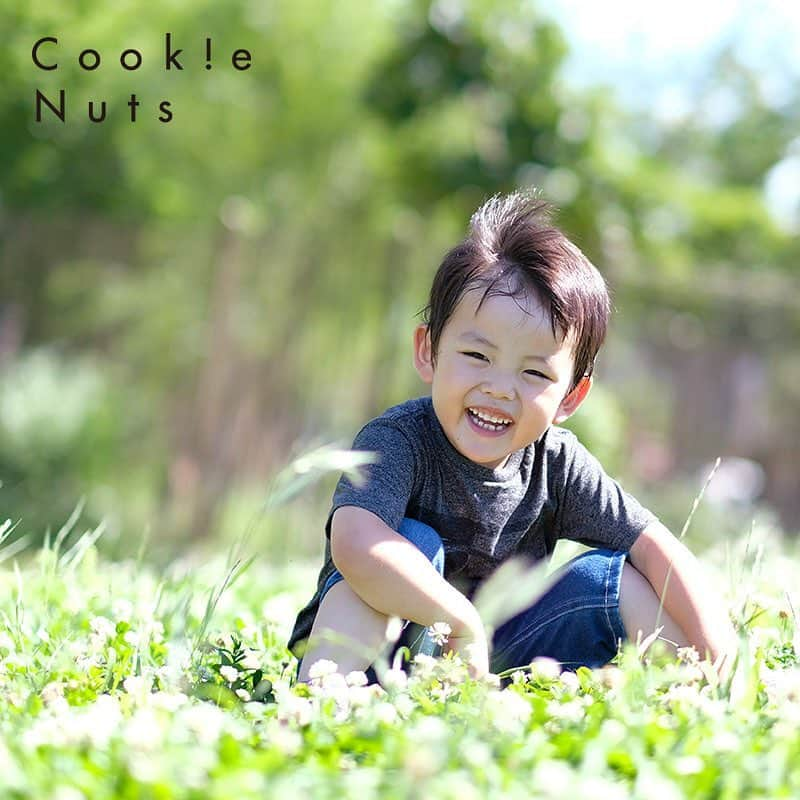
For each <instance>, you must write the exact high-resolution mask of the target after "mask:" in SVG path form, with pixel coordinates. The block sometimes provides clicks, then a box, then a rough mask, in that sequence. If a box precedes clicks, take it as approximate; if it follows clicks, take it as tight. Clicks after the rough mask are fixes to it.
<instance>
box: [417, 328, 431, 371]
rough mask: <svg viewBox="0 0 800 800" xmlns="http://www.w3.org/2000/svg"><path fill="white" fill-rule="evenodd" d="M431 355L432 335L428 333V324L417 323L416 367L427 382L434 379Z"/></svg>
mask: <svg viewBox="0 0 800 800" xmlns="http://www.w3.org/2000/svg"><path fill="white" fill-rule="evenodd" d="M431 355H432V354H431V337H430V334H429V333H428V326H427V325H417V327H416V328H415V329H414V367H415V369H416V370H417V372H418V373H419V376H420V378H422V380H423V381H425V383H431V382H432V381H433V362H432V358H431Z"/></svg>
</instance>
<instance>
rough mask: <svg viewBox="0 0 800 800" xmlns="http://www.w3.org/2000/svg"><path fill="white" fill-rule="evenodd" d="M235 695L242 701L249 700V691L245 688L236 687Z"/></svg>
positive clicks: (247, 701) (246, 701)
mask: <svg viewBox="0 0 800 800" xmlns="http://www.w3.org/2000/svg"><path fill="white" fill-rule="evenodd" d="M236 696H237V697H238V698H239V699H240V700H241V701H242V702H244V703H249V702H250V699H251V698H250V692H248V691H247V689H237V690H236Z"/></svg>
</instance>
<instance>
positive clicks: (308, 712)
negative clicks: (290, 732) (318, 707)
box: [278, 693, 314, 728]
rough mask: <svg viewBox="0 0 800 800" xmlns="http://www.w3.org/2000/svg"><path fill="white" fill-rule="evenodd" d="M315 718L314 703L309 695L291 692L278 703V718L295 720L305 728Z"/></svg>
mask: <svg viewBox="0 0 800 800" xmlns="http://www.w3.org/2000/svg"><path fill="white" fill-rule="evenodd" d="M313 718H314V705H313V703H312V702H311V701H310V700H309V699H308V698H307V697H298V696H297V695H296V694H292V693H289V694H286V695H285V696H284V697H283V698H282V700H281V701H280V702H279V703H278V719H279V720H281V721H283V722H294V723H296V724H297V725H299V726H300V727H301V728H304V727H305V726H306V725H310V724H311V720H312V719H313Z"/></svg>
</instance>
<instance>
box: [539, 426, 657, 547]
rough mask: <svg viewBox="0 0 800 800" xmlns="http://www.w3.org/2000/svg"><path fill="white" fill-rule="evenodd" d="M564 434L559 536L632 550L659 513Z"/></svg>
mask: <svg viewBox="0 0 800 800" xmlns="http://www.w3.org/2000/svg"><path fill="white" fill-rule="evenodd" d="M564 433H565V435H564V436H563V452H562V453H561V457H562V458H563V461H562V466H563V469H562V470H559V471H558V473H559V474H560V476H561V477H562V478H563V480H562V481H559V483H560V485H559V486H557V487H554V488H556V495H557V496H558V498H559V501H558V511H557V520H558V527H559V531H558V537H559V538H563V539H574V540H575V541H578V542H581V543H582V544H585V545H588V546H590V547H607V548H610V549H612V550H622V551H628V550H630V548H631V546H632V545H633V543H634V542H635V541H636V539H637V537H638V536H639V534H640V533H641V532H642V531H643V530H644V529H645V528H646V527H647V526H648V525H649V524H650V523H652V522H655V521H656V520H657V517H656V516H655V515H654V514H653V513H651V512H650V511H648V510H647V509H646V508H644V507H643V506H642V505H641V504H640V503H639V502H638V501H637V500H636V498H634V497H633V496H632V495H630V494H628V493H627V492H626V491H624V490H623V488H622V487H621V486H620V485H619V483H617V482H616V481H615V480H614V479H613V478H611V477H609V476H608V474H606V472H605V470H604V469H603V467H602V466H601V465H600V462H599V461H598V460H597V459H596V458H595V457H594V456H593V455H592V454H591V453H590V452H589V451H588V450H587V449H586V448H585V447H584V446H583V445H582V444H581V443H580V442H579V441H578V440H577V438H576V437H575V435H574V434H572V433H571V432H567V431H565V432H564Z"/></svg>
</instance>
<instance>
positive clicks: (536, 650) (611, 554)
mask: <svg viewBox="0 0 800 800" xmlns="http://www.w3.org/2000/svg"><path fill="white" fill-rule="evenodd" d="M399 533H400V535H401V536H404V537H405V538H406V539H408V540H409V541H410V542H412V543H413V544H414V545H416V546H417V547H418V548H419V549H420V550H421V551H422V552H423V553H424V554H425V556H427V558H428V559H429V560H430V562H431V563H432V564H433V566H434V567H435V568H436V570H437V572H439V574H440V575H443V574H444V545H443V544H442V540H441V538H440V537H439V534H438V533H436V531H435V530H434V529H433V528H431V527H430V526H428V525H425V524H424V523H422V522H418V521H417V520H413V519H409V518H406V519H404V520H403V522H402V524H401V525H400V530H399ZM625 556H626V554H625V553H624V552H619V551H616V550H589V551H587V552H585V553H581V554H580V555H579V556H577V557H575V558H573V559H572V560H571V561H569V562H568V563H567V564H565V565H564V566H563V567H562V568H561V570H560V571H559V572H558V573H557V576H558V577H557V579H556V581H555V583H553V585H551V586H550V588H549V589H548V590H547V591H546V592H545V593H544V594H543V595H542V596H541V597H540V598H539V599H538V600H537V601H536V602H535V603H534V604H533V605H532V606H530V607H529V608H527V609H525V610H524V611H522V612H521V613H519V614H517V615H516V616H515V617H512V618H511V619H510V620H508V621H507V622H505V623H504V624H503V625H501V626H500V627H499V628H498V629H497V630H496V631H495V632H494V636H493V638H492V653H491V670H492V672H495V673H498V672H502V671H504V670H507V669H511V668H512V667H523V666H526V665H527V664H529V663H530V662H531V661H532V660H533V659H534V658H536V657H538V656H548V657H550V658H554V659H556V660H557V661H559V662H561V664H562V666H563V667H564V668H565V669H570V670H575V669H577V668H578V667H580V666H587V667H600V666H602V665H603V664H607V663H608V662H609V661H610V660H611V659H612V658H613V657H614V656H615V655H616V653H617V648H618V644H619V642H620V641H624V640H625V638H626V637H625V628H624V626H623V624H622V619H621V617H620V614H619V584H620V577H621V575H622V566H623V564H624V563H625ZM340 580H343V578H342V575H341V573H340V572H338V571H336V572H334V573H333V574H332V575H331V576H330V577H329V578H328V580H327V581H326V582H325V586H324V587H323V590H322V596H323V597H324V595H325V593H326V592H327V591H328V589H330V588H331V586H334V585H335V584H336V583H338V582H339V581H340ZM402 646H406V647H408V648H409V649H410V650H411V652H412V654H415V653H426V654H428V655H434V654H435V653H436V646H435V644H434V642H433V641H432V640H431V639H430V637H429V636H428V634H427V629H426V628H425V627H423V626H421V625H416V624H414V623H408V624H407V625H406V628H405V629H404V631H403V635H402V636H401V638H400V640H399V642H398V643H397V645H396V647H395V651H396V650H397V648H399V647H402ZM370 677H371V678H372V675H370Z"/></svg>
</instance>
